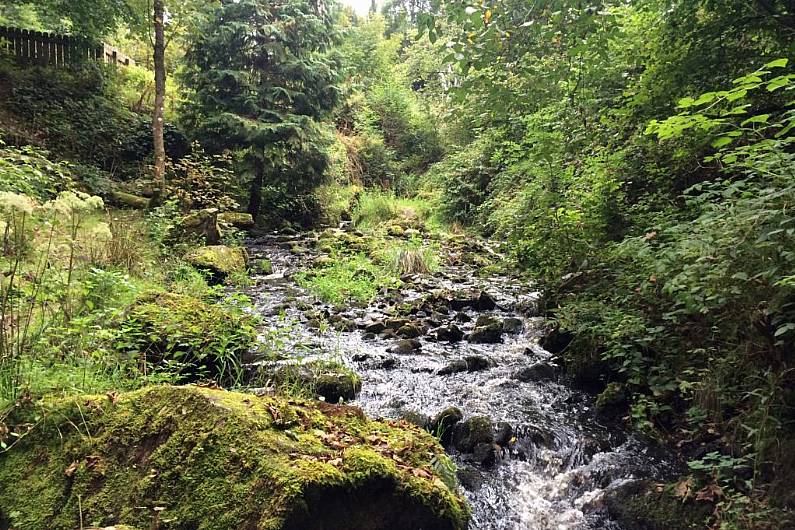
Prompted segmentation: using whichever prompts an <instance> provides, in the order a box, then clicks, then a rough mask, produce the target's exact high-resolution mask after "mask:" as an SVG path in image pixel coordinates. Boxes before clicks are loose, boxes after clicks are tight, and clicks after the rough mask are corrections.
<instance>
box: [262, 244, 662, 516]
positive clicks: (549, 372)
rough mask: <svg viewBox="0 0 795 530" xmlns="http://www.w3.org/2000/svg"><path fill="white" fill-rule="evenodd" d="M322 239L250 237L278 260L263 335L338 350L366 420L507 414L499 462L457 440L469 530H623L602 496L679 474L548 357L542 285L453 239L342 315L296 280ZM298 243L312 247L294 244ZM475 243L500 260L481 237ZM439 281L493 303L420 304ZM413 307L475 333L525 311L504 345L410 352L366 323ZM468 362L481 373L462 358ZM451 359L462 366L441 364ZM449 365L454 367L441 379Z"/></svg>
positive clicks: (422, 320)
mask: <svg viewBox="0 0 795 530" xmlns="http://www.w3.org/2000/svg"><path fill="white" fill-rule="evenodd" d="M313 237H315V238H316V236H313V235H311V234H305V235H302V236H280V235H272V236H265V237H260V238H258V239H255V240H252V241H250V242H249V249H250V252H251V254H252V256H254V257H255V258H256V257H258V256H262V257H267V258H268V259H269V260H270V261H271V263H272V264H273V269H274V270H273V273H272V274H269V275H267V276H259V277H256V278H255V279H256V285H255V286H254V287H252V288H250V291H249V294H250V295H251V296H252V298H253V300H254V302H255V307H256V309H257V311H259V312H260V313H261V314H263V315H265V316H267V317H269V318H267V319H266V322H270V325H271V326H272V329H271V330H269V331H268V332H267V335H268V340H270V341H271V342H273V341H274V340H275V341H277V345H278V347H279V348H281V349H284V350H287V351H302V352H305V355H306V358H313V357H318V356H320V357H329V356H330V357H333V358H336V359H338V360H339V361H341V362H343V363H344V364H346V365H348V366H350V367H351V368H352V369H353V370H354V371H356V372H357V373H358V374H359V375H360V376H361V379H362V390H361V392H360V394H359V395H358V397H357V399H356V400H355V404H357V405H358V406H360V407H361V408H362V409H363V410H364V411H365V412H366V413H367V414H368V415H369V416H371V417H386V418H401V417H405V416H406V415H407V414H412V415H413V416H414V417H417V416H418V415H420V416H421V415H426V416H433V415H435V414H437V413H438V412H439V411H441V410H443V409H445V408H446V407H450V406H455V407H458V408H459V409H460V410H461V411H462V412H463V415H464V417H465V418H468V417H471V416H488V417H489V418H490V419H491V421H492V423H493V424H494V425H498V424H501V422H505V423H507V424H509V425H510V426H511V427H512V431H513V432H512V438H513V439H512V440H511V442H510V443H508V444H505V449H504V450H503V451H502V453H501V454H500V455H499V459H498V462H497V463H496V465H494V466H488V467H486V466H483V465H481V464H480V463H478V462H476V461H474V459H473V456H472V455H469V454H457V453H456V452H455V450H454V449H452V450H451V452H452V455H453V458H454V460H455V461H456V464H457V466H458V468H459V471H458V474H459V478H460V479H461V483H462V485H463V487H464V491H465V494H466V496H467V498H468V500H469V502H470V505H471V506H472V511H473V514H472V522H471V525H470V528H472V529H480V530H502V529H533V530H536V529H539V530H540V529H555V530H569V529H572V530H573V529H591V528H593V529H596V528H599V529H601V528H606V529H616V530H618V529H620V528H621V527H620V526H619V525H618V523H616V522H613V521H611V520H610V518H609V516H608V515H607V513H606V510H605V509H604V507H603V505H602V502H601V501H602V496H603V494H604V492H605V491H606V490H607V489H609V488H611V487H615V486H617V485H620V484H621V483H623V482H626V481H627V480H631V479H634V478H662V477H665V476H668V475H669V474H670V473H671V472H672V471H673V466H672V464H670V462H672V461H673V459H672V458H670V456H669V455H667V454H665V453H664V452H663V451H662V450H660V449H659V448H656V447H655V446H654V445H652V444H650V443H649V442H647V441H645V440H642V439H641V438H640V437H638V436H637V435H635V434H633V433H631V432H628V431H626V430H625V429H624V428H623V427H621V426H620V425H618V424H615V423H611V422H609V421H606V420H603V419H601V418H600V417H599V416H598V415H597V414H596V412H595V411H594V408H593V401H594V400H593V398H592V397H591V396H589V395H587V394H585V393H583V392H581V391H578V390H575V389H574V388H572V386H570V385H569V384H567V382H566V381H565V379H563V378H562V377H561V376H560V374H559V371H556V369H555V365H554V360H553V358H552V356H551V355H550V354H549V353H548V352H546V351H544V349H543V348H541V347H540V346H539V338H540V337H541V335H542V333H543V324H544V322H543V319H541V318H540V317H538V316H534V307H535V301H536V298H537V293H535V292H534V291H533V289H532V286H531V285H529V284H527V283H525V282H522V281H520V280H518V279H516V278H510V277H506V276H498V275H491V276H485V277H484V276H478V275H477V274H476V272H477V271H476V267H475V266H473V265H467V264H466V262H465V260H464V259H462V256H463V252H461V251H460V249H451V248H447V247H446V246H445V247H443V250H442V251H440V252H441V253H442V254H443V256H442V263H447V265H444V266H442V267H441V270H439V271H437V272H435V273H434V274H430V275H425V276H416V277H413V278H411V279H409V278H406V280H407V282H406V283H405V285H404V287H403V288H402V289H401V290H399V291H397V292H390V293H388V294H386V295H385V296H383V297H380V298H379V299H378V300H377V301H376V302H374V303H373V304H372V305H371V306H370V307H350V308H347V309H345V310H343V311H341V312H340V311H338V310H334V309H333V308H332V307H330V306H328V305H326V304H323V303H320V302H318V301H316V300H315V299H314V298H313V297H312V296H311V295H309V294H308V293H307V292H306V291H304V290H303V289H301V288H300V287H298V286H297V285H296V284H295V282H294V281H292V279H291V275H293V274H294V273H295V272H297V271H299V270H301V269H302V268H306V267H309V266H310V263H311V261H312V259H314V258H315V257H316V256H317V255H318V252H317V251H314V250H310V249H311V247H312V239H313ZM296 244H297V245H300V246H302V247H304V248H305V249H306V252H301V251H299V254H298V255H297V254H296V253H295V249H294V248H293V251H292V252H291V250H290V249H291V247H295V246H296ZM480 252H486V255H491V256H492V257H494V259H497V258H496V256H494V255H492V254H488V249H487V248H485V247H483V248H481V249H480ZM451 263H452V264H451ZM438 290H444V291H443V292H444V293H446V296H448V297H452V298H461V297H464V298H465V297H466V296H469V295H471V293H475V294H477V293H480V292H485V293H488V295H490V297H491V298H492V299H493V301H494V302H496V307H494V308H493V309H484V308H482V307H481V309H480V310H478V309H476V307H477V306H478V304H477V303H473V304H471V305H470V306H469V307H461V306H462V305H464V304H465V302H460V303H458V304H457V307H456V310H450V311H449V312H447V314H445V312H444V311H443V310H440V311H434V310H432V309H428V310H423V309H424V308H423V306H422V304H421V303H420V302H421V301H422V299H423V297H424V296H427V295H428V293H431V292H437V291H438ZM412 304H413V306H414V309H413V310H412V312H413V314H411V315H408V318H409V319H410V320H411V321H412V322H415V323H416V324H417V325H418V326H423V327H424V329H427V328H428V327H435V326H443V325H448V324H449V323H452V322H454V323H455V324H456V325H457V326H460V328H461V330H462V331H464V332H465V333H469V332H471V330H472V328H473V326H474V325H475V323H474V321H475V320H476V319H477V317H478V316H481V315H484V314H485V315H489V316H492V317H495V318H498V319H500V320H505V319H518V320H509V322H510V323H511V328H512V329H511V331H512V333H504V334H503V335H502V342H500V343H496V344H475V343H470V342H468V341H467V340H466V339H464V340H462V341H459V342H455V343H448V342H436V341H435V340H433V339H432V338H431V337H429V336H428V335H427V334H424V335H423V336H421V337H419V338H418V340H419V341H420V343H421V348H420V349H419V350H416V351H412V352H408V353H406V352H401V353H392V352H391V350H392V349H393V347H394V346H395V344H396V342H397V340H398V339H395V338H381V337H377V336H376V337H374V336H373V335H371V334H368V333H366V332H365V331H364V329H361V328H364V326H365V325H367V324H371V323H373V322H381V321H383V320H385V319H387V318H390V317H394V311H395V308H396V307H399V306H401V307H405V306H407V305H408V306H411V305H412ZM454 305H455V304H454ZM472 305H474V306H476V307H472ZM485 306H486V307H489V306H490V304H488V303H487V304H485ZM318 313H322V314H323V315H324V316H326V317H327V318H328V319H329V320H331V321H332V323H335V322H336V324H334V325H335V326H336V327H337V328H339V329H346V328H347V329H352V331H336V330H335V329H334V328H333V327H332V328H329V329H324V328H323V326H321V327H320V329H317V325H316V323H315V322H312V320H313V318H312V317H313V315H316V314H318ZM274 337H276V338H274ZM465 358H469V359H470V363H469V368H470V369H472V371H470V370H469V369H463V368H462V362H461V360H462V359H465ZM473 359H474V361H472V360H473ZM456 361H457V362H458V364H457V365H456V364H455V363H456ZM451 363H452V365H453V366H458V368H457V369H456V370H449V369H448V370H445V367H448V366H451ZM530 367H533V368H530ZM539 367H540V369H539ZM440 370H441V371H442V373H443V374H444V373H445V372H452V373H447V374H446V375H441V374H440V373H439V372H440Z"/></svg>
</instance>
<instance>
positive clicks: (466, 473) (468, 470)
mask: <svg viewBox="0 0 795 530" xmlns="http://www.w3.org/2000/svg"><path fill="white" fill-rule="evenodd" d="M455 475H456V477H457V478H458V482H459V483H460V484H461V486H463V487H464V489H466V490H468V491H477V490H478V489H480V486H482V485H483V481H484V480H485V477H484V476H483V471H482V470H480V469H477V468H475V467H473V466H469V465H467V466H466V467H464V466H462V467H459V468H458V470H457V471H456V473H455Z"/></svg>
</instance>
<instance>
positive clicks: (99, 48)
mask: <svg viewBox="0 0 795 530" xmlns="http://www.w3.org/2000/svg"><path fill="white" fill-rule="evenodd" d="M0 51H5V53H6V54H8V55H10V56H12V57H13V58H14V59H15V60H16V62H17V63H18V64H22V65H42V66H44V65H50V66H66V65H70V64H76V63H80V62H85V61H102V62H105V63H110V64H117V65H125V66H128V65H132V64H135V61H133V60H132V59H131V58H130V57H128V56H127V55H125V54H123V53H122V52H121V51H119V49H118V48H116V47H114V46H110V45H108V44H105V43H97V42H95V41H91V40H89V39H82V38H79V37H72V36H67V35H56V34H54V33H46V32H41V31H29V30H26V29H18V28H9V27H5V26H0Z"/></svg>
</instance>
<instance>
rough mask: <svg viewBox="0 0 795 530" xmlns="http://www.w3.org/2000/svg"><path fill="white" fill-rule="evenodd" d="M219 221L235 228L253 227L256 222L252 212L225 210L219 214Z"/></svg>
mask: <svg viewBox="0 0 795 530" xmlns="http://www.w3.org/2000/svg"><path fill="white" fill-rule="evenodd" d="M218 222H219V223H224V224H227V225H232V226H234V227H235V228H252V227H253V226H254V225H255V224H256V223H255V222H254V217H252V215H251V214H250V213H244V212H224V213H219V214H218Z"/></svg>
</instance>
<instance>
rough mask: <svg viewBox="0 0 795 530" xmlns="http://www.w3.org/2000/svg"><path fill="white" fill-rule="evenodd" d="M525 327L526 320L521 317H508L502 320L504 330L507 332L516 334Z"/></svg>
mask: <svg viewBox="0 0 795 530" xmlns="http://www.w3.org/2000/svg"><path fill="white" fill-rule="evenodd" d="M523 328H524V322H523V321H522V319H521V318H515V317H508V318H506V319H504V320H503V321H502V330H503V331H504V332H505V333H510V334H512V335H516V334H517V333H521V332H522V329H523Z"/></svg>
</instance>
